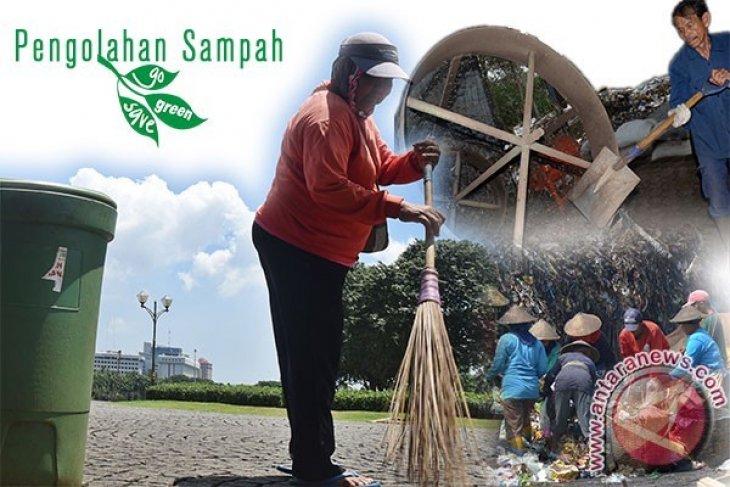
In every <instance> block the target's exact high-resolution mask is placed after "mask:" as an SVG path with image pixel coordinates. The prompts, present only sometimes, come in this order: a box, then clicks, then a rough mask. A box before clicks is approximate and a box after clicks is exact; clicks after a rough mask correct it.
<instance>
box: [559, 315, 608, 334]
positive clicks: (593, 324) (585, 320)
mask: <svg viewBox="0 0 730 487" xmlns="http://www.w3.org/2000/svg"><path fill="white" fill-rule="evenodd" d="M600 329H601V318H599V317H598V316H596V315H591V314H588V313H577V314H576V315H575V316H573V317H572V318H571V319H569V320H568V322H567V323H566V324H565V328H563V330H564V331H565V334H566V335H568V336H572V337H584V336H586V335H590V334H591V333H595V332H597V331H598V330H600Z"/></svg>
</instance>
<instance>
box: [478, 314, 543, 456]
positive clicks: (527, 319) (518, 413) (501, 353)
mask: <svg viewBox="0 0 730 487" xmlns="http://www.w3.org/2000/svg"><path fill="white" fill-rule="evenodd" d="M535 321H537V318H535V317H534V316H532V315H530V313H528V312H527V310H525V309H524V308H523V307H521V306H517V305H515V306H512V307H511V308H510V309H509V310H508V311H507V312H506V313H505V314H504V315H503V316H502V317H501V318H500V319H498V320H497V323H498V324H500V325H508V326H509V332H508V333H505V334H504V335H502V337H501V338H500V339H499V342H498V343H497V351H496V352H495V354H494V361H493V362H492V366H491V367H490V369H489V371H488V372H487V376H486V379H487V381H490V382H492V381H494V380H495V379H496V377H497V376H498V375H501V376H503V379H502V391H501V402H502V407H503V408H504V419H505V422H506V423H507V439H508V440H509V441H510V445H511V447H512V450H513V451H514V452H515V453H521V452H522V451H523V449H524V441H523V436H525V437H530V436H531V435H532V428H531V425H530V412H531V411H532V409H533V407H534V406H535V401H536V400H537V398H538V396H539V393H540V389H539V385H538V381H539V379H540V377H542V376H543V375H545V372H547V355H546V354H545V347H543V346H542V343H540V341H539V340H538V339H537V338H535V336H534V335H533V334H532V333H530V326H531V324H532V323H534V322H535Z"/></svg>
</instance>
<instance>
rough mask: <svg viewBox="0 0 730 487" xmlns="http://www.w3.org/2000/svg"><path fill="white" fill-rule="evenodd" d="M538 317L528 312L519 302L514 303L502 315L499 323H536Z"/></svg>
mask: <svg viewBox="0 0 730 487" xmlns="http://www.w3.org/2000/svg"><path fill="white" fill-rule="evenodd" d="M535 321H537V318H535V317H534V316H532V315H531V314H530V313H528V312H527V310H526V309H525V308H523V307H522V306H520V305H518V304H513V305H512V306H511V307H510V309H508V310H507V312H506V313H505V314H503V315H502V317H501V318H500V319H498V320H497V323H498V324H500V325H519V324H520V323H534V322H535Z"/></svg>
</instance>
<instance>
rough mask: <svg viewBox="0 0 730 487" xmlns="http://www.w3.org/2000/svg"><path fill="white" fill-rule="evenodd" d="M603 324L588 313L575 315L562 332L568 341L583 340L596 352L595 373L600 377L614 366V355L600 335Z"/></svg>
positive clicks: (601, 334) (596, 317) (606, 341)
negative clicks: (597, 356)
mask: <svg viewBox="0 0 730 487" xmlns="http://www.w3.org/2000/svg"><path fill="white" fill-rule="evenodd" d="M602 325H603V323H602V322H601V319H600V318H599V317H598V316H596V315H592V314H588V313H576V315H575V316H573V317H572V318H571V319H570V320H568V322H567V323H565V327H564V328H563V331H565V334H566V335H567V336H568V341H569V342H572V341H575V340H583V341H584V342H588V343H589V344H591V345H592V346H593V347H595V348H596V350H598V355H599V358H598V361H597V362H596V371H597V372H598V375H599V376H602V375H603V374H605V373H606V372H607V371H609V370H611V369H612V368H613V366H614V365H616V355H615V354H614V353H613V350H611V346H610V345H609V344H608V340H606V337H605V336H604V335H603V333H601V327H602Z"/></svg>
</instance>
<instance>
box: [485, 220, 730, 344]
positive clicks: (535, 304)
mask: <svg viewBox="0 0 730 487" xmlns="http://www.w3.org/2000/svg"><path fill="white" fill-rule="evenodd" d="M700 250H701V240H700V237H699V236H698V235H696V234H694V233H691V232H690V233H684V234H682V233H677V234H673V235H672V236H671V240H668V241H666V242H665V241H662V240H661V239H660V238H655V237H652V236H651V235H649V234H648V233H647V232H646V231H644V230H643V229H642V228H641V227H639V226H638V225H636V224H633V223H631V224H629V225H628V226H627V227H626V228H617V229H616V234H615V235H614V236H613V238H609V239H604V240H597V241H594V242H591V243H590V245H585V242H583V241H580V240H576V243H575V245H574V246H573V247H572V248H571V247H566V246H560V247H550V246H546V247H545V248H537V249H535V250H528V249H525V250H524V253H523V254H518V253H514V252H511V251H510V249H509V248H508V247H503V246H495V247H493V248H491V249H490V254H491V255H493V257H494V259H493V262H494V268H493V275H491V276H488V280H487V282H490V283H496V284H495V287H496V289H497V290H498V291H499V292H500V293H501V294H503V295H504V296H505V297H506V298H507V299H508V302H511V303H520V304H522V305H523V306H525V307H526V308H528V309H529V310H530V312H531V313H533V314H534V315H535V316H539V317H541V318H543V319H545V320H547V321H548V322H549V323H551V324H552V325H554V326H556V327H557V329H558V330H561V329H562V326H563V324H564V323H565V322H566V321H568V320H569V319H570V318H571V317H573V316H574V315H575V313H577V312H584V313H592V314H595V315H598V316H599V317H600V318H601V320H602V321H603V323H604V327H603V330H604V333H606V334H607V336H608V337H609V338H615V337H616V336H617V334H618V332H619V331H620V329H621V327H622V326H623V313H624V311H625V310H626V308H628V307H634V308H638V309H640V310H641V312H642V314H643V316H644V317H645V318H646V319H649V320H652V321H655V322H656V323H658V324H660V325H662V326H665V332H667V333H669V332H671V331H672V330H673V328H671V329H670V327H669V324H668V321H669V319H670V318H671V317H672V316H673V315H674V314H675V313H676V312H677V310H678V309H679V308H680V307H681V306H682V304H684V301H685V298H686V296H687V294H688V293H689V292H690V291H691V290H692V289H693V288H696V287H702V288H706V287H707V283H703V282H700V277H699V276H701V275H702V274H703V269H701V267H700V265H699V264H698V261H699V259H698V258H697V256H698V254H699V252H700ZM707 290H708V292H710V293H711V295H712V292H713V291H715V290H713V289H707ZM723 294H724V292H721V290H717V292H716V296H718V298H720V297H721V296H722V295H723ZM486 304H487V305H490V303H486ZM495 304H496V303H495Z"/></svg>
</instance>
